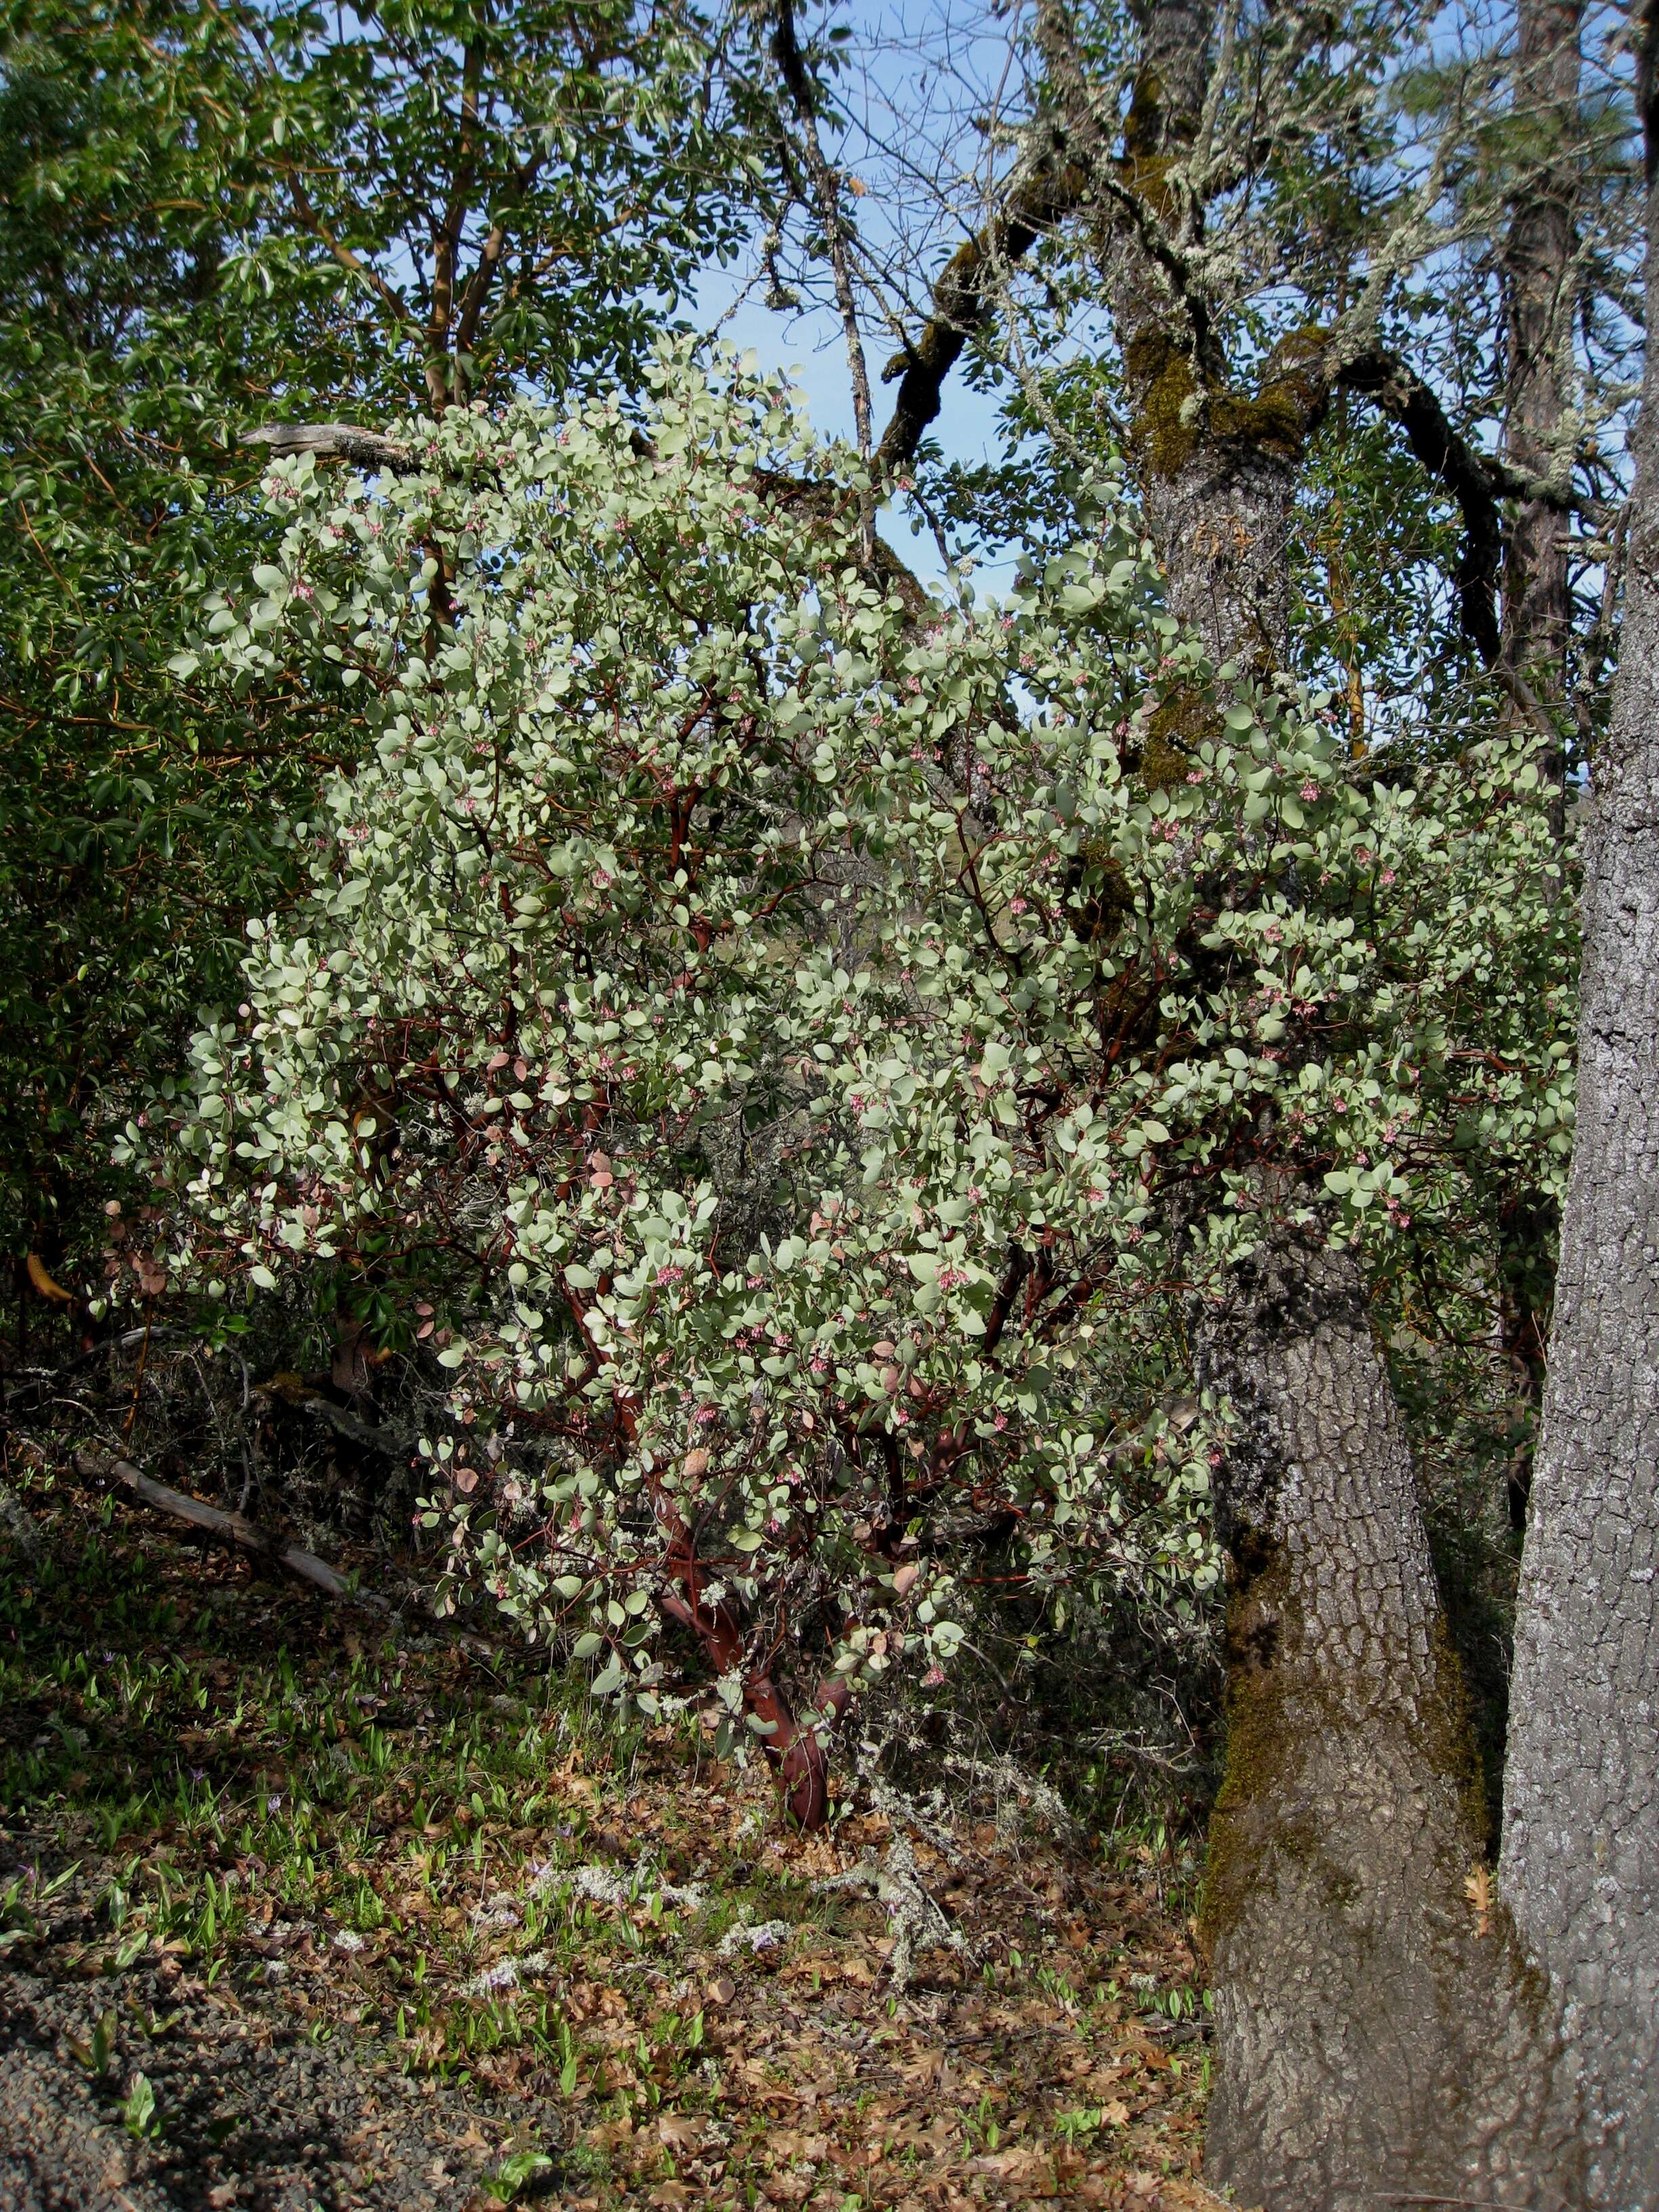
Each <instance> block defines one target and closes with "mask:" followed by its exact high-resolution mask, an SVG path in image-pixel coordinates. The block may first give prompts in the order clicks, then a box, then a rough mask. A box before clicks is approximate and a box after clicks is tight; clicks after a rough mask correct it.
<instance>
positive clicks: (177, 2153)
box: [0, 1967, 539, 2212]
mask: <svg viewBox="0 0 1659 2212" xmlns="http://www.w3.org/2000/svg"><path fill="white" fill-rule="evenodd" d="M117 1995H118V2002H119V2009H118V2014H117V2026H116V2033H115V2037H114V2048H113V2051H112V2057H111V2058H110V2061H109V2063H108V2065H107V2067H106V2070H105V2072H104V2074H103V2075H101V2076H99V2077H98V2078H96V2079H94V2074H93V2070H92V2068H91V2065H90V2063H89V2055H90V2054H89V2051H88V2045H89V2044H90V2039H91V2037H92V2034H93V2031H94V2026H95V2024H96V2022H97V2021H98V2019H99V2017H100V2011H101V2010H102V2009H103V2008H106V2007H107V2006H109V2005H110V2004H111V2002H112V2000H113V1999H114V1998H115V1997H116V1996H117ZM75 2044H79V2045H81V2046H82V2052H83V2053H84V2054H86V2055H83V2056H77V2055H76V2051H75V2050H74V2049H73V2048H72V2045H75ZM373 2048H374V2047H373V2045H369V2046H368V2050H367V2052H366V2053H365V2054H363V2055H359V2054H356V2053H354V2052H352V2051H349V2050H348V2049H346V2048H345V2047H343V2045H340V2044H339V2043H337V2042H329V2043H325V2044H323V2045H320V2046H319V2045H316V2044H313V2042H312V2041H311V2040H310V2039H309V2038H308V2037H307V2035H306V2034H305V2033H303V2030H302V2029H301V2027H300V2026H299V2025H298V2024H297V2023H296V2022H295V2021H293V2020H291V2019H288V2018H285V2017H284V2016H283V2015H282V2014H281V2013H280V2012H279V2011H276V2010H275V2009H266V2008H258V2009H255V2008H252V2006H250V2005H248V2004H246V2003H245V2002H243V2001H242V2000H241V1999H240V1998H238V1997H236V1996H228V1995H221V1994H219V1993H218V1992H216V1991H204V1990H200V1989H199V1985H197V1988H196V1989H195V1990H191V1989H189V1988H185V1989H183V1990H180V1989H178V1988H174V1989H173V1990H168V1989H167V1987H166V1986H165V1985H164V1984H162V1982H161V1977H160V1976H159V1975H156V1974H152V1973H146V1972H139V1973H136V1974H129V1975H126V1976H124V1977H123V1978H121V1981H120V1984H119V1986H118V1991H117V1990H116V1989H115V1988H114V1987H113V1986H112V1984H111V1983H110V1982H109V1981H106V1980H105V1981H91V1982H88V1981H72V1982H53V1981H49V1980H45V1979H42V1978H40V1977H38V1976H36V1975H34V1974H31V1973H29V1972H24V1971H21V1970H19V1969H17V1968H15V1967H13V1968H9V1969H5V1970H0V2212H198V2208H211V2212H222V2208H225V2207H227V2206H237V2207H241V2208H247V2212H313V2207H314V2208H320V2212H346V2208H348V2207H349V2208H358V2207H362V2208H365V2212H380V2208H386V2212H394V2208H396V2212H405V2209H406V2212H438V2208H445V2212H459V2208H461V2207H464V2206H466V2205H468V2204H470V2203H475V2202H478V2201H480V2200H479V2198H478V2192H477V2175H478V2173H479V2171H480V2170H481V2169H482V2168H483V2167H484V2166H487V2165H489V2163H491V2162H492V2160H493V2158H494V2155H495V2152H496V2151H497V2150H498V2148H499V2147H500V2144H501V2141H502V2139H503V2137H504V2136H505V2134H506V2132H507V2128H506V2125H505V2124H504V2123H503V2121H502V2119H501V2117H500V2116H498V2115H495V2114H494V2113H491V2112H489V2111H487V2110H485V2109H483V2107H481V2106H478V2105H475V2104H473V2103H471V2101H470V2100H468V2098H467V2096H466V2095H465V2093H463V2092H459V2091H457V2090H455V2089H453V2088H449V2087H444V2086H442V2085H441V2084H438V2083H436V2082H434V2081H429V2080H428V2081H415V2080H411V2079H410V2077H409V2076H407V2075H404V2074H403V2073H401V2072H399V2071H398V2070H397V2069H395V2068H393V2067H392V2066H391V2065H387V2064H381V2063H377V2062H376V2061H375V2059H374V2057H373V2055H372V2053H373ZM139 2072H142V2073H143V2075H144V2077H145V2079H146V2080H147V2081H149V2084H150V2087H151V2089H152V2090H153V2092H154V2095H155V2119H156V2123H157V2127H158V2131H157V2132H156V2134H155V2136H154V2137H153V2138H152V2139H150V2140H148V2141H146V2140H143V2139H140V2138H138V2137H136V2136H134V2134H133V2133H132V2132H131V2130H129V2128H128V2127H127V2125H126V2124H125V2122H124V2119H123V2117H122V2100H123V2098H124V2097H125V2095H126V2093H127V2092H128V2089H129V2088H130V2087H131V2081H132V2079H133V2076H134V2075H135V2074H136V2073H139ZM538 2117H539V2116H538ZM481 2121H482V2122H483V2125H481V2124H480V2122H481ZM486 2129H487V2130H489V2131H488V2133H486V2132H485V2130H486ZM483 2201H488V2200H483Z"/></svg>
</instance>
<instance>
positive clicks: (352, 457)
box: [242, 422, 415, 475]
mask: <svg viewBox="0 0 1659 2212" xmlns="http://www.w3.org/2000/svg"><path fill="white" fill-rule="evenodd" d="M242 443H243V444H244V445H245V446H269V447H270V448H271V450H272V452H273V453H275V454H276V458H277V459H278V460H279V461H280V460H287V459H291V458H292V457H293V456H294V455H295V454H296V453H313V454H315V456H316V458H317V459H319V461H350V462H351V463H352V464H353V465H355V466H356V467H358V468H371V469H390V470H391V471H392V473H393V474H394V475H397V474H398V473H400V472H401V471H404V470H407V469H411V468H413V467H414V465H415V457H414V455H413V454H412V453H410V449H409V447H407V446H404V445H400V444H399V443H398V441H397V440H396V439H395V438H387V437H383V436H382V435H381V434H380V432H379V431H378V430H364V429H361V428H359V427H358V426H357V424H356V423H355V422H267V423H264V424H263V425H262V426H261V427H260V428H258V429H257V430H244V431H243V433H242Z"/></svg>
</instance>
